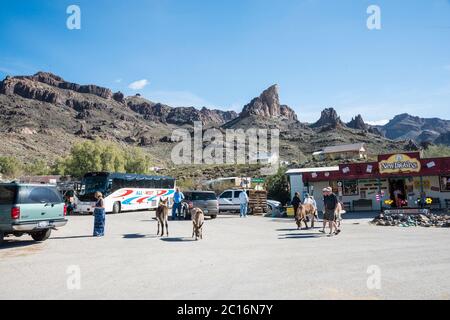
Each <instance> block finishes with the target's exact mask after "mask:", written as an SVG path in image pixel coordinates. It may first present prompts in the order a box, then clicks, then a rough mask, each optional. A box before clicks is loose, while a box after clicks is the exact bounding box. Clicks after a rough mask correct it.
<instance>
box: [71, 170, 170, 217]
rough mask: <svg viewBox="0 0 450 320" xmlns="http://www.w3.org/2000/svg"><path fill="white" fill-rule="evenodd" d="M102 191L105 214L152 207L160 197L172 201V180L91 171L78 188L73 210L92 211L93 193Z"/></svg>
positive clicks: (155, 206) (93, 205)
mask: <svg viewBox="0 0 450 320" xmlns="http://www.w3.org/2000/svg"><path fill="white" fill-rule="evenodd" d="M97 191H99V192H101V193H102V194H103V197H104V204H105V209H106V212H107V213H121V212H125V211H137V210H154V209H156V208H157V207H158V205H159V200H160V199H161V198H167V199H169V206H171V205H172V203H173V195H174V193H175V179H173V178H170V177H163V176H147V175H138V174H126V173H111V172H90V173H87V174H85V175H84V177H83V179H82V180H81V183H80V184H79V186H78V187H77V197H76V198H77V201H76V204H75V208H74V212H75V213H92V212H93V211H94V209H95V202H96V199H95V198H94V195H95V192H97Z"/></svg>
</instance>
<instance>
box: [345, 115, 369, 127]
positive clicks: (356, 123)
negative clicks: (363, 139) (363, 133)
mask: <svg viewBox="0 0 450 320" xmlns="http://www.w3.org/2000/svg"><path fill="white" fill-rule="evenodd" d="M347 127H349V128H352V129H357V130H367V128H368V126H367V124H366V123H365V122H364V119H363V117H362V116H361V115H360V114H358V115H357V116H356V117H354V118H352V120H351V121H350V122H349V123H347Z"/></svg>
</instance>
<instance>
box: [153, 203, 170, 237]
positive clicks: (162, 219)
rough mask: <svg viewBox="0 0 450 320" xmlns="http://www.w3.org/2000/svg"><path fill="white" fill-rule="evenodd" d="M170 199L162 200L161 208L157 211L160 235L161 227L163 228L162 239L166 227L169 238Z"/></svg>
mask: <svg viewBox="0 0 450 320" xmlns="http://www.w3.org/2000/svg"><path fill="white" fill-rule="evenodd" d="M168 201H169V200H168V199H165V200H163V199H161V200H160V201H159V206H158V208H157V209H156V220H158V233H157V235H158V236H159V227H160V226H161V237H164V227H166V235H167V236H169V222H168V221H169V207H168V205H167V203H168Z"/></svg>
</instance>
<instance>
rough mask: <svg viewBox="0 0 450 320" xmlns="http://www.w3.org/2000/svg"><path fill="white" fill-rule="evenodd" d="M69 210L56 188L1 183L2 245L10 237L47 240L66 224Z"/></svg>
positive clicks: (0, 218) (0, 240)
mask: <svg viewBox="0 0 450 320" xmlns="http://www.w3.org/2000/svg"><path fill="white" fill-rule="evenodd" d="M66 210H67V209H66V206H65V204H64V201H63V199H62V197H61V195H60V193H59V192H58V190H57V189H56V186H51V185H42V184H38V185H32V184H18V183H6V184H5V183H2V184H0V245H1V244H2V242H3V239H4V238H5V237H6V236H10V235H12V236H16V237H20V236H22V235H24V234H29V235H30V236H31V237H32V238H33V239H34V240H35V241H44V240H47V239H48V238H49V237H50V233H51V230H52V229H55V228H57V227H62V226H64V225H66V223H67V220H66V217H65V216H66Z"/></svg>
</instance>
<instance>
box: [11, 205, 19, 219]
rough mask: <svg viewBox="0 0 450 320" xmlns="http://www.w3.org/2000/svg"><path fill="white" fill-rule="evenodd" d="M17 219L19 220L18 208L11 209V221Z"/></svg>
mask: <svg viewBox="0 0 450 320" xmlns="http://www.w3.org/2000/svg"><path fill="white" fill-rule="evenodd" d="M19 218H20V208H19V207H13V208H11V219H13V220H17V219H19Z"/></svg>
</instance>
